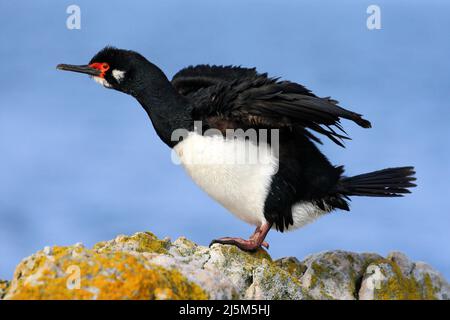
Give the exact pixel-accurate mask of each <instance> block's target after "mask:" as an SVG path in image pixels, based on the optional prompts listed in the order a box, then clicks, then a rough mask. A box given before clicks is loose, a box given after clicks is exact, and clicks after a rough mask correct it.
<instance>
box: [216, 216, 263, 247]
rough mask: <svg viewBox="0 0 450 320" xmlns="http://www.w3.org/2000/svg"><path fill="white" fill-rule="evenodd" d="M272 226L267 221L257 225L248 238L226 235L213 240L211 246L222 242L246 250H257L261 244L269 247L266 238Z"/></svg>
mask: <svg viewBox="0 0 450 320" xmlns="http://www.w3.org/2000/svg"><path fill="white" fill-rule="evenodd" d="M271 227H272V224H271V223H268V222H266V223H264V224H263V225H261V226H259V227H256V229H255V232H254V233H253V234H252V235H251V236H250V238H249V239H248V240H245V239H242V238H232V237H224V238H219V239H215V240H213V241H211V244H210V246H211V245H213V244H214V243H220V244H231V245H235V246H236V247H238V248H240V249H242V250H244V251H255V250H257V249H259V248H260V247H261V246H263V247H265V248H266V249H269V244H268V243H267V242H266V241H264V239H265V238H266V236H267V233H268V232H269V230H270V228H271Z"/></svg>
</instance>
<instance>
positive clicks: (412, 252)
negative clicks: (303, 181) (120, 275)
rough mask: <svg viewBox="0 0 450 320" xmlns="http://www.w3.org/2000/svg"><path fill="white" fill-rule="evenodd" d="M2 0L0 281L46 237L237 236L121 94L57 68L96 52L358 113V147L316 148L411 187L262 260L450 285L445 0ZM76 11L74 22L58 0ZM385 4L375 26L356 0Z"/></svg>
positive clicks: (246, 229) (60, 240)
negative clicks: (405, 177) (303, 96)
mask: <svg viewBox="0 0 450 320" xmlns="http://www.w3.org/2000/svg"><path fill="white" fill-rule="evenodd" d="M375 2H376V3H374V0H371V1H365V0H359V1H308V2H307V1H294V0H292V1H285V0H284V1H283V0H282V1H280V0H276V1H275V0H272V1H261V0H258V1H256V0H246V1H228V0H227V1H224V0H221V1H214V2H213V1H206V0H204V1H199V0H190V1H185V0H179V1H174V0H164V1H162V0H161V1H148V2H144V1H127V2H126V5H125V2H124V1H95V2H94V1H81V0H73V1H34V2H30V1H22V0H17V1H2V2H0V12H1V16H2V18H1V20H0V35H1V39H2V41H1V44H0V58H1V60H0V61H1V62H0V63H1V69H2V72H1V76H0V278H4V279H10V278H11V277H12V273H13V270H14V267H15V265H16V264H17V263H18V262H19V261H20V260H21V259H22V258H24V257H25V256H27V255H30V254H32V253H33V252H35V251H37V250H39V249H41V248H43V247H44V246H46V245H56V244H58V245H69V244H73V243H76V242H83V243H84V244H85V245H88V246H92V245H93V244H94V243H96V242H98V241H101V240H108V239H112V238H113V237H115V236H116V235H118V234H132V233H134V232H137V231H146V230H148V231H152V232H154V233H155V234H156V235H158V236H159V237H165V236H169V237H171V238H172V239H175V238H177V237H179V236H182V235H183V236H186V237H188V238H190V239H192V240H193V241H196V242H198V243H199V244H202V245H207V244H208V243H209V241H210V240H211V239H213V238H217V237H220V236H242V237H246V236H248V235H249V234H250V233H251V232H252V231H253V227H251V226H248V225H246V224H245V223H243V222H241V221H239V220H237V219H236V218H234V217H233V216H232V215H231V214H229V213H228V212H227V211H226V210H225V209H223V208H222V207H221V206H219V205H218V204H216V203H215V202H214V201H212V200H211V199H209V198H208V197H207V196H206V194H205V193H203V192H202V191H201V190H200V189H198V188H197V187H196V185H194V183H193V182H192V181H191V180H190V179H189V178H188V177H187V175H186V174H185V173H184V171H183V169H182V168H181V167H179V166H176V165H174V164H172V162H171V160H170V150H169V149H168V148H167V147H166V146H165V145H164V144H163V143H162V142H161V141H160V140H159V139H158V137H157V136H156V134H155V132H154V130H153V128H152V126H151V124H150V121H149V119H148V118H147V115H146V114H145V113H144V111H143V109H142V108H141V107H140V106H139V104H138V103H137V102H136V101H135V100H134V99H133V98H131V97H130V96H126V95H124V94H121V93H118V92H115V91H112V90H105V89H103V88H101V87H100V86H99V85H97V84H95V83H94V82H93V81H92V80H90V79H89V78H88V77H86V76H83V75H75V74H70V73H64V72H59V71H57V70H56V69H55V66H56V65H57V64H58V63H73V64H84V63H87V62H88V61H89V60H90V58H91V57H92V56H93V55H94V54H95V53H96V52H97V51H98V50H100V49H101V48H102V47H104V46H105V45H114V46H117V47H119V48H127V49H133V50H136V51H138V52H140V53H142V54H143V55H145V56H146V57H147V58H148V59H149V60H150V61H152V62H153V63H155V64H157V65H158V66H159V67H161V69H163V70H164V71H165V73H166V74H167V76H168V77H172V76H173V75H174V74H175V73H176V72H177V71H178V70H179V69H181V68H183V67H185V66H187V65H190V64H199V63H209V64H225V65H228V64H233V65H242V66H245V67H257V69H258V70H259V71H261V72H268V73H269V74H270V75H272V76H280V77H282V78H284V79H289V80H291V81H296V82H299V83H302V84H304V85H306V86H307V87H308V88H310V89H312V90H313V91H314V92H315V93H316V94H318V95H319V96H332V97H333V98H335V99H337V100H339V101H340V102H341V105H342V106H344V107H346V108H349V109H351V110H354V111H357V112H359V113H362V114H364V115H365V116H366V118H368V119H369V120H371V121H372V124H373V129H371V130H364V129H361V128H359V127H356V126H355V125H353V124H352V123H349V122H345V123H344V126H345V128H346V129H347V132H348V133H349V134H350V136H351V137H353V139H354V140H352V141H349V142H347V143H346V146H347V147H346V149H342V148H340V147H338V146H336V145H334V144H332V143H331V142H328V141H326V139H324V141H326V144H325V145H324V146H322V147H321V149H322V150H323V151H324V152H325V154H327V155H328V156H329V158H330V160H331V161H332V162H333V163H335V164H345V166H346V168H347V172H348V174H349V175H353V174H358V173H363V172H368V171H371V170H376V169H381V168H385V167H391V166H402V165H414V166H415V167H416V169H417V176H418V183H419V186H418V188H416V189H414V191H413V194H411V195H409V196H408V197H406V198H400V199H374V198H355V199H354V200H353V201H352V211H351V212H350V213H345V212H335V213H332V214H330V215H328V216H326V217H324V218H322V219H320V220H318V221H317V222H316V223H314V224H312V225H309V226H307V227H305V228H304V229H301V230H297V231H295V232H291V233H284V234H281V233H277V232H271V233H269V236H268V241H269V243H270V244H271V248H270V250H269V252H270V254H271V255H272V256H273V257H275V258H277V257H281V256H296V257H298V258H299V259H302V258H304V257H305V256H306V255H308V254H310V253H314V252H318V251H322V250H332V249H342V250H352V251H358V252H368V251H373V252H377V253H380V254H387V253H388V252H389V251H392V250H400V251H403V252H405V253H406V254H407V255H409V256H410V257H411V258H412V259H414V260H423V261H426V262H428V263H430V264H432V265H433V266H434V267H436V268H437V269H438V270H440V271H441V272H442V273H443V274H444V275H445V276H446V277H447V279H449V278H450V246H449V243H450V232H449V227H450V212H449V211H450V209H449V205H448V201H449V200H450V187H449V183H450V182H449V181H448V180H449V178H450V165H449V163H450V148H449V141H448V139H449V137H450V126H449V120H450V119H449V118H450V111H449V100H450V90H449V84H450V81H449V77H450V64H449V62H448V59H449V57H450V42H449V38H448V36H449V34H448V32H449V30H450V19H449V15H450V11H449V9H450V4H449V3H448V2H445V1H444V0H442V1H411V0H408V1H391V0H390V1H379V0H375ZM72 4H76V5H78V6H79V7H80V8H81V29H80V30H69V29H68V28H67V27H66V19H67V17H68V16H69V14H67V13H66V9H67V7H68V6H69V5H72ZM371 4H376V5H379V6H380V8H381V24H382V29H381V30H368V28H367V27H366V19H367V17H368V16H369V15H368V14H367V13H366V9H367V7H368V6H369V5H371Z"/></svg>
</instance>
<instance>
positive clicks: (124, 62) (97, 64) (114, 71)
mask: <svg viewBox="0 0 450 320" xmlns="http://www.w3.org/2000/svg"><path fill="white" fill-rule="evenodd" d="M149 66H150V67H152V66H153V67H156V66H154V65H153V64H151V63H150V62H149V61H147V59H145V58H144V57H143V56H142V55H140V54H139V53H137V52H134V51H131V50H123V49H117V48H114V47H106V48H104V49H102V50H100V51H99V52H98V53H97V54H96V55H95V56H94V57H93V58H92V59H91V61H89V63H88V64H85V65H72V64H59V65H58V66H57V67H56V68H57V69H59V70H65V71H72V72H79V73H84V74H87V75H89V76H91V77H92V78H93V79H94V80H95V81H96V82H98V83H100V84H101V85H103V86H104V87H106V88H110V89H115V90H118V91H122V92H125V93H128V94H133V93H134V92H135V91H136V90H138V89H139V86H140V85H142V82H143V81H142V80H143V79H142V78H143V75H144V72H146V71H148V70H147V69H148V67H149ZM151 74H152V72H150V73H148V72H147V77H148V76H151Z"/></svg>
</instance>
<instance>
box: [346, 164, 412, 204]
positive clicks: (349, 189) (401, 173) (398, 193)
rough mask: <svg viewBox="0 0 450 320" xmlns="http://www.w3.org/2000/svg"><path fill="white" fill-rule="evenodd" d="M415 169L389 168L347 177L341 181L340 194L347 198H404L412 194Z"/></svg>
mask: <svg viewBox="0 0 450 320" xmlns="http://www.w3.org/2000/svg"><path fill="white" fill-rule="evenodd" d="M415 173H416V172H415V171H414V167H400V168H388V169H383V170H379V171H374V172H369V173H364V174H360V175H357V176H353V177H345V178H342V179H341V180H340V183H339V192H340V193H342V194H343V195H345V196H366V197H403V195H404V194H407V193H411V191H410V190H408V188H413V187H415V186H416V184H414V183H413V181H415V180H416V178H415V177H414V174H415Z"/></svg>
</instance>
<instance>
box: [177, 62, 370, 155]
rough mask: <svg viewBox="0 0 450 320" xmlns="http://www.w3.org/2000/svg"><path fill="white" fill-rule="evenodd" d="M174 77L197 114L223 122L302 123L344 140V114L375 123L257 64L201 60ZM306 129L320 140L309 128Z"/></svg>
mask: <svg viewBox="0 0 450 320" xmlns="http://www.w3.org/2000/svg"><path fill="white" fill-rule="evenodd" d="M172 83H173V85H174V87H175V88H176V89H177V90H178V91H179V92H180V93H181V94H183V95H185V96H187V97H188V98H189V99H190V101H191V104H192V105H193V113H194V116H195V117H196V118H197V119H204V120H206V121H208V122H214V123H215V124H216V125H218V126H224V125H225V126H227V127H229V128H245V127H252V126H263V127H268V128H283V127H302V128H304V129H308V130H312V131H315V132H317V133H320V134H323V135H325V136H327V137H328V138H329V139H331V140H332V141H334V142H335V143H336V144H338V145H340V146H343V144H342V142H341V141H342V139H348V137H347V136H346V133H345V131H344V129H343V127H342V125H341V123H340V119H341V118H342V119H347V120H351V121H353V122H355V123H357V124H358V125H360V126H361V127H364V128H370V126H371V125H370V122H369V121H367V120H365V119H363V117H362V116H361V115H360V114H358V113H355V112H352V111H349V110H346V109H344V108H342V107H340V106H339V105H338V102H337V101H336V100H333V99H331V98H320V97H317V96H315V95H314V94H313V93H312V92H311V91H309V90H308V89H306V88H305V87H304V86H302V85H300V84H297V83H293V82H289V81H280V80H279V79H277V78H269V77H267V74H258V73H257V72H256V70H255V69H246V68H240V67H222V66H207V65H201V66H197V67H189V68H186V69H183V70H181V71H180V72H179V73H177V74H176V75H175V76H174V78H173V80H172ZM304 132H305V134H307V135H308V137H310V138H312V139H313V140H315V141H317V142H320V140H319V139H317V138H316V137H314V136H313V135H312V134H311V133H310V132H309V131H307V130H304Z"/></svg>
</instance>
